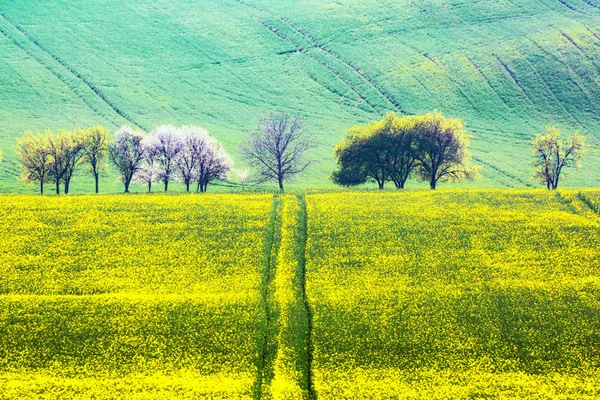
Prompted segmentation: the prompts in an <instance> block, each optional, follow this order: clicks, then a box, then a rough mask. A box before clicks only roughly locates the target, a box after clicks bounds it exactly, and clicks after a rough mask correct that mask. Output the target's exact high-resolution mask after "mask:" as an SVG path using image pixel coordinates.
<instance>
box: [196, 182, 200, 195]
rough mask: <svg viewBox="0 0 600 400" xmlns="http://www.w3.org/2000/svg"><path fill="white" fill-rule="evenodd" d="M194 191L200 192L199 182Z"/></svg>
mask: <svg viewBox="0 0 600 400" xmlns="http://www.w3.org/2000/svg"><path fill="white" fill-rule="evenodd" d="M196 193H200V182H198V186H197V187H196Z"/></svg>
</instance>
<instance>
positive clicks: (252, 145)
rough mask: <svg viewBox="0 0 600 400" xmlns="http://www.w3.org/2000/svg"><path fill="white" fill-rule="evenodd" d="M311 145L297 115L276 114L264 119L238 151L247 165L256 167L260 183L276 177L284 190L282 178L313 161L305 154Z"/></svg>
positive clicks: (284, 178) (299, 171)
mask: <svg viewBox="0 0 600 400" xmlns="http://www.w3.org/2000/svg"><path fill="white" fill-rule="evenodd" d="M314 147H315V143H314V142H313V141H312V138H311V137H310V135H309V134H308V133H307V132H306V130H305V129H304V124H303V122H302V120H301V119H300V117H299V116H297V115H296V116H291V115H289V114H287V113H279V114H272V115H270V116H268V117H266V118H263V119H262V120H261V121H260V122H259V124H258V128H257V129H256V130H255V131H253V132H250V134H249V137H248V140H247V141H246V142H245V143H244V144H242V147H241V150H242V153H243V155H244V156H245V157H246V159H247V160H248V162H249V164H250V166H251V167H253V168H256V169H257V181H258V182H259V183H262V182H266V181H270V180H275V181H277V183H278V184H279V189H280V190H283V183H284V181H286V180H288V179H290V178H293V177H294V176H295V175H298V174H300V173H301V172H303V171H304V170H305V169H306V168H308V167H309V166H310V165H311V164H312V163H313V161H310V160H309V161H307V160H305V153H306V151H308V150H310V149H312V148H314Z"/></svg>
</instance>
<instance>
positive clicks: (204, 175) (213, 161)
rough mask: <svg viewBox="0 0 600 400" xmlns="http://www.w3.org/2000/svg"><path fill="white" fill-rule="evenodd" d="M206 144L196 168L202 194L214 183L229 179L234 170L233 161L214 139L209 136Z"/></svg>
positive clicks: (198, 187) (198, 188) (199, 190)
mask: <svg viewBox="0 0 600 400" xmlns="http://www.w3.org/2000/svg"><path fill="white" fill-rule="evenodd" d="M206 144H207V146H206V151H204V152H203V153H202V155H201V157H200V158H199V159H198V163H197V168H196V183H197V185H198V186H197V191H198V192H201V193H203V192H206V190H207V188H208V185H209V184H210V183H211V182H212V181H214V180H225V179H227V175H228V174H229V172H230V171H231V169H232V168H233V160H232V159H231V157H229V155H228V154H227V153H226V152H225V150H223V148H222V147H221V146H220V145H219V143H218V142H217V141H216V140H215V139H214V138H212V137H210V136H209V137H208V138H207V141H206Z"/></svg>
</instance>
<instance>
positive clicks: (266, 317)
mask: <svg viewBox="0 0 600 400" xmlns="http://www.w3.org/2000/svg"><path fill="white" fill-rule="evenodd" d="M280 205H281V200H280V199H279V197H278V196H277V194H275V195H274V196H273V206H272V209H271V217H270V221H269V227H268V229H267V239H266V245H265V265H264V267H263V271H262V282H261V284H260V293H261V305H262V313H263V322H262V334H261V338H260V342H259V349H258V351H259V354H258V360H257V369H256V381H255V382H254V388H253V394H254V396H253V397H254V399H255V400H260V399H261V398H263V391H264V389H263V387H264V386H265V371H266V370H269V369H272V364H273V359H272V358H273V357H272V355H271V352H270V351H269V347H270V346H269V341H270V339H271V340H272V339H273V338H272V337H269V331H270V330H271V329H272V325H273V318H272V313H273V310H272V307H271V305H270V302H269V298H270V296H269V285H270V283H271V281H272V276H273V273H274V269H275V262H276V261H275V260H276V259H277V247H278V245H277V243H275V242H276V240H277V237H278V236H279V234H278V233H277V232H276V230H277V227H278V226H279V224H278V221H279V218H280V212H279V208H280ZM267 363H269V365H267Z"/></svg>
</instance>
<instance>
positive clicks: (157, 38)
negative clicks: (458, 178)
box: [0, 0, 600, 192]
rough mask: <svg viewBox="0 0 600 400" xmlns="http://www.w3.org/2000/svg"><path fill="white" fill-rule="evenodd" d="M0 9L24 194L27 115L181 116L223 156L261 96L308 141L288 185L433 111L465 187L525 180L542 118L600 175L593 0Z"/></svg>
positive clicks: (1, 73) (5, 88) (5, 133)
mask: <svg viewBox="0 0 600 400" xmlns="http://www.w3.org/2000/svg"><path fill="white" fill-rule="evenodd" d="M0 13H1V15H0V82H1V90H0V148H2V150H3V151H4V153H6V162H5V163H3V164H2V165H1V167H0V191H2V192H15V191H33V190H34V189H33V188H28V187H26V186H24V185H22V184H20V183H18V182H17V180H16V176H17V175H18V169H17V165H16V163H15V156H14V150H13V145H14V141H15V138H17V137H19V136H20V135H22V133H23V131H24V130H26V129H43V128H46V127H49V128H53V129H58V128H72V127H74V126H75V125H79V126H87V125H91V124H97V123H99V124H104V125H106V126H107V128H109V129H111V130H114V129H116V128H117V127H118V126H119V125H121V124H125V123H128V124H131V125H137V126H139V127H141V128H143V129H146V130H149V129H151V128H152V127H154V126H155V125H157V124H163V123H173V124H195V125H201V126H203V127H206V128H207V129H209V130H210V131H211V133H212V134H214V135H215V136H216V137H217V138H219V139H220V140H221V141H222V142H223V143H224V144H225V146H226V148H227V149H228V150H229V151H230V152H231V153H233V154H234V155H237V152H238V150H237V144H238V143H239V142H240V141H241V140H243V137H244V134H245V132H246V131H247V130H249V129H251V128H253V127H254V126H255V124H256V122H257V120H258V119H259V118H260V117H261V116H262V115H264V114H266V113H269V112H271V111H274V110H289V111H293V112H299V113H300V114H302V115H303V116H304V117H305V118H306V121H307V123H308V124H309V126H310V128H311V130H312V131H313V132H314V133H315V135H316V136H317V138H318V139H317V140H318V147H317V149H315V150H314V152H313V157H314V158H315V159H318V160H319V161H320V162H319V164H318V165H317V166H315V167H313V168H312V170H311V171H309V173H307V174H306V175H305V176H304V177H303V178H301V179H300V180H299V181H298V182H297V185H298V186H300V187H308V186H310V187H323V186H327V185H330V183H329V182H328V181H327V177H328V175H329V172H330V171H331V169H332V168H333V157H332V148H333V146H334V144H335V143H336V142H337V141H338V140H339V139H340V138H341V137H342V136H343V135H344V133H345V131H346V129H347V128H349V127H350V126H352V125H354V124H357V123H364V122H367V121H369V120H372V119H375V118H378V117H379V116H380V115H382V114H383V113H385V112H386V111H396V112H398V113H425V112H428V111H431V110H433V109H439V110H440V111H443V112H444V113H446V114H447V115H449V116H452V117H461V118H463V119H464V120H465V122H466V123H467V126H468V127H469V129H470V131H471V132H472V133H473V134H474V135H475V139H474V140H473V143H472V147H473V153H474V156H475V162H476V163H478V164H480V165H482V166H483V167H484V170H483V176H484V178H483V179H482V180H481V181H480V182H479V183H477V184H476V186H483V187H525V186H528V185H531V184H532V181H531V179H530V177H531V175H532V173H531V169H530V166H529V157H530V153H529V149H528V144H529V142H530V140H531V138H532V136H533V135H534V134H535V133H536V132H539V131H542V130H543V129H544V127H545V125H547V124H549V123H556V124H557V125H559V126H561V127H564V128H579V129H581V130H582V131H583V133H585V134H586V135H588V136H589V142H590V143H591V144H592V149H591V151H590V152H589V153H588V155H587V156H586V157H585V159H584V169H583V171H582V172H581V173H577V174H573V176H572V177H571V179H570V180H569V181H568V183H567V184H568V185H569V186H571V187H591V186H597V185H598V183H599V182H600V181H599V179H600V178H598V176H600V174H599V173H598V172H599V168H600V167H599V165H600V154H599V151H598V150H599V148H600V147H599V143H598V135H597V132H598V129H599V128H600V117H599V115H600V114H599V109H600V78H599V74H598V71H599V69H600V58H599V56H598V54H600V52H599V50H600V40H599V38H600V3H598V1H597V0H525V1H514V0H502V1H497V0H479V1H463V0H444V1H438V0H426V1H412V0H402V1H390V0H360V1H359V0H349V1H344V2H325V1H309V0H303V1H292V0H283V1H282V0H278V1H273V0H219V1H212V0H200V1H194V2H189V1H183V0H174V1H166V0H165V1H155V0H152V1H150V0H141V1H132V0H125V1H120V2H110V3H108V2H105V1H100V0H86V1H84V2H76V3H75V2H71V1H67V0H46V1H44V2H36V1H33V0H26V1H19V2H15V1H8V0H4V1H0ZM88 181H89V180H84V179H82V178H79V179H77V180H76V181H75V182H74V185H75V186H74V188H73V190H74V192H77V191H79V192H81V191H89V190H90V189H91V184H90V183H88ZM105 189H106V190H107V191H117V190H119V187H118V185H117V184H116V183H115V182H114V177H112V176H111V177H110V179H109V183H108V184H107V185H106V186H105Z"/></svg>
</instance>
